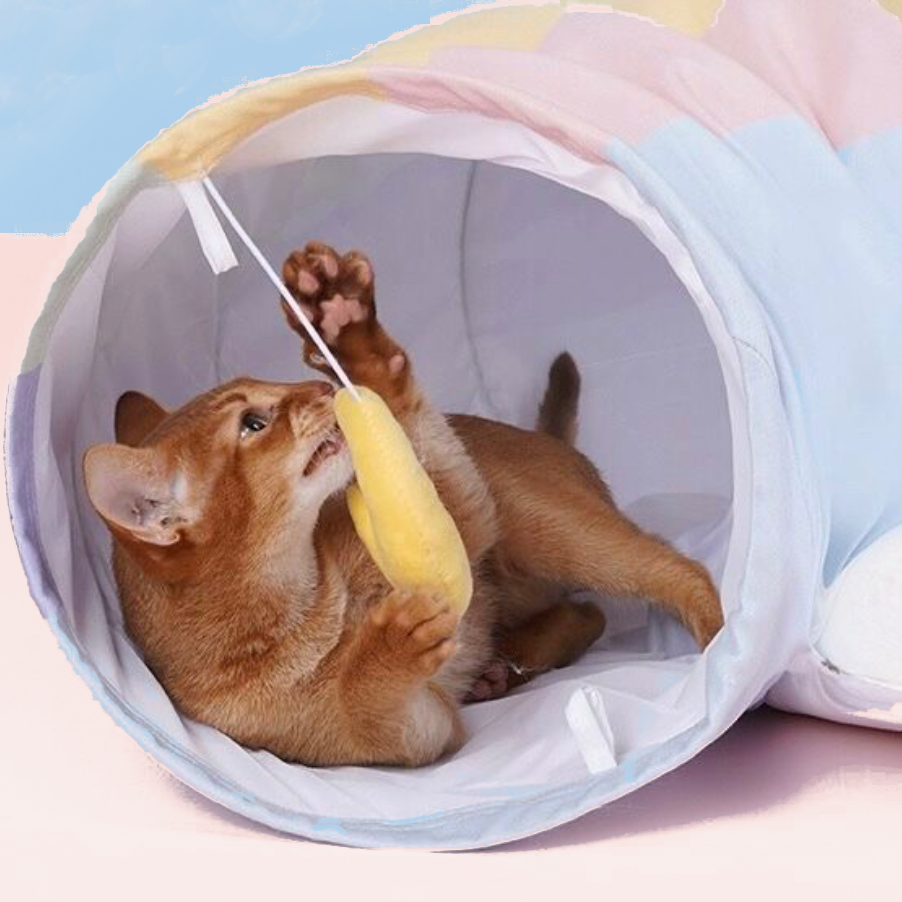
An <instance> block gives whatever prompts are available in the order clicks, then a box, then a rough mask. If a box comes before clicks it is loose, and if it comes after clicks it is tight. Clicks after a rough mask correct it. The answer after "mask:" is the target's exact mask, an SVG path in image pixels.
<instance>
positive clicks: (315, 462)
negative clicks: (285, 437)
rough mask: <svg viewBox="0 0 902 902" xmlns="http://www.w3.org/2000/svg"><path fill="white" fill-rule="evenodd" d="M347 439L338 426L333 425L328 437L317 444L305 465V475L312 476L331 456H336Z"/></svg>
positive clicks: (327, 434)
mask: <svg viewBox="0 0 902 902" xmlns="http://www.w3.org/2000/svg"><path fill="white" fill-rule="evenodd" d="M344 444H345V440H344V436H343V435H342V434H341V430H340V429H339V428H338V426H333V427H332V428H331V429H330V430H329V431H328V432H327V433H326V437H325V438H324V439H323V440H322V441H321V442H320V443H319V444H318V445H317V446H316V449H315V450H314V452H313V454H311V455H310V460H308V461H307V466H306V467H304V476H312V475H313V474H314V473H315V472H316V471H317V470H318V469H319V468H320V467H321V466H322V465H323V463H325V461H327V460H328V459H329V458H330V457H334V456H335V455H336V454H338V452H339V451H341V449H342V448H343V447H344Z"/></svg>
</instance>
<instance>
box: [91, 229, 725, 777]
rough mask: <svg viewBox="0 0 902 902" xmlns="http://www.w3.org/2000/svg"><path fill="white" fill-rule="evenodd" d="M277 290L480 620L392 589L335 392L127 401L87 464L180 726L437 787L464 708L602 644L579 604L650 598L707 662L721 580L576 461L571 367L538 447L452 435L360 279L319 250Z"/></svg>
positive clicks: (561, 377) (292, 266) (459, 432)
mask: <svg viewBox="0 0 902 902" xmlns="http://www.w3.org/2000/svg"><path fill="white" fill-rule="evenodd" d="M283 275H284V279H285V283H286V284H287V285H288V286H289V288H290V289H291V290H292V292H293V293H294V294H295V296H296V297H297V299H298V302H299V303H300V304H302V306H303V307H304V308H305V310H306V312H307V313H308V314H309V316H310V318H311V319H312V321H313V322H314V323H315V324H316V325H317V327H318V328H319V329H320V331H321V333H322V334H323V336H324V338H325V339H326V341H327V342H328V343H329V344H330V346H331V347H332V349H333V350H334V353H335V354H336V356H337V357H338V359H339V360H340V362H341V363H342V365H343V366H344V367H345V368H346V370H347V371H348V373H349V375H350V377H351V378H352V380H354V381H355V382H356V383H358V384H362V385H366V386H369V387H370V388H372V389H373V390H375V391H377V392H379V393H380V394H381V395H382V397H383V398H384V399H385V401H386V403H387V404H388V405H389V407H390V408H391V410H392V412H393V413H394V415H395V416H396V417H397V419H398V420H399V422H400V423H401V424H402V426H403V427H404V429H405V430H406V432H407V434H408V435H409V437H410V439H411V441H412V443H413V446H414V448H415V449H416V451H417V454H418V456H419V457H420V459H421V461H422V463H423V465H424V466H425V468H426V470H427V471H428V472H429V474H430V476H431V477H432V479H433V480H434V482H435V485H436V488H437V489H438V491H439V493H440V495H441V497H442V499H443V501H444V503H445V505H446V506H447V507H448V509H449V511H450V512H451V514H452V516H453V517H454V519H455V521H456V523H457V525H458V528H459V529H460V532H461V535H462V537H463V541H464V544H465V546H466V548H467V551H468V554H469V556H470V560H471V562H472V566H473V573H474V581H475V591H474V596H473V601H472V604H471V606H470V608H469V610H468V611H467V613H466V614H465V615H464V616H463V618H462V619H461V620H460V621H459V622H458V618H457V616H456V615H455V614H454V613H452V612H451V611H450V610H449V608H448V607H447V606H446V605H445V604H444V602H443V600H442V599H441V598H431V597H421V596H413V597H411V596H406V597H405V596H402V595H401V594H399V593H398V592H395V591H392V590H391V589H390V587H389V585H388V584H387V583H386V581H385V580H384V578H383V577H382V575H381V574H380V572H379V571H378V570H377V569H376V567H375V565H374V564H373V562H372V560H371V559H370V558H369V556H368V555H367V553H366V551H365V549H364V547H363V545H362V543H361V542H360V540H359V539H358V538H357V535H356V533H355V532H354V529H353V526H352V524H351V521H350V517H349V514H348V512H347V509H346V506H345V502H344V498H343V491H342V490H343V489H344V488H345V487H346V485H347V484H348V483H349V481H350V480H351V479H352V478H353V473H352V469H351V464H350V458H349V453H348V450H347V448H346V446H345V444H344V442H343V439H342V436H341V433H340V432H339V431H338V429H337V427H336V423H335V417H334V414H333V410H332V396H333V389H332V387H331V385H330V384H329V383H326V382H302V383H299V384H295V385H278V384H273V383H267V382H258V381H254V380H251V379H238V380H235V381H233V382H230V383H228V384H227V385H223V386H221V387H220V388H217V389H214V390H213V391H210V392H207V393H206V394H204V395H201V396H200V397H197V398H195V399H194V400H192V401H190V402H189V403H187V404H186V405H185V406H184V407H182V408H181V409H179V410H177V411H175V412H173V413H169V412H167V411H165V410H164V409H163V408H161V407H160V406H159V405H158V404H156V403H155V402H154V401H152V400H151V399H149V398H147V397H145V396H143V395H140V394H137V393H134V392H129V393H127V394H125V395H123V396H122V398H120V400H119V403H118V405H117V408H116V438H117V444H104V445H97V446H95V447H93V448H91V449H90V450H89V451H88V453H87V454H86V455H85V460H84V472H85V480H86V485H87V489H88V494H89V496H90V499H91V502H92V504H93V505H94V507H95V508H96V510H97V512H98V513H99V514H100V516H101V517H102V518H103V519H104V521H105V522H106V524H107V526H108V528H109V530H110V532H111V533H112V537H113V565H114V570H115V575H116V580H117V583H118V587H119V594H120V599H121V602H122V607H123V611H124V615H125V623H126V627H127V629H128V632H129V634H130V635H131V637H132V638H133V640H134V641H135V642H136V643H137V645H138V646H139V647H140V648H141V650H142V651H143V654H144V658H145V660H146V662H147V664H148V666H149V667H150V668H151V669H152V670H153V672H154V674H155V675H156V676H157V678H158V679H159V680H160V681H161V683H162V684H163V686H164V687H165V688H166V690H167V691H168V693H169V694H170V697H171V698H172V699H173V701H174V702H175V704H176V705H177V706H178V707H179V708H180V709H181V710H182V711H183V712H184V713H186V714H187V715H189V716H191V717H193V718H195V719H197V720H199V721H203V722H204V723H207V724H210V725H212V726H214V727H217V728H218V729H220V730H222V731H223V732H224V733H227V734H228V735H229V736H231V737H233V738H234V739H235V740H237V741H238V742H240V743H242V744H244V745H245V746H248V747H251V748H262V749H268V750H269V751H271V752H273V753H274V754H276V755H278V756H280V757H282V758H284V759H286V760H289V761H298V762H303V763H305V764H310V765H337V764H396V765H409V766H414V765H423V764H427V763H429V762H432V761H435V760H436V759H437V758H439V757H440V756H442V755H443V754H446V753H448V752H450V751H453V750H455V749H457V748H458V747H459V746H460V745H461V743H462V742H463V741H464V734H463V730H462V728H461V722H460V719H459V716H458V704H459V703H460V702H461V701H462V700H464V699H465V698H466V697H468V696H469V697H470V698H471V699H484V698H490V697H495V696H498V695H500V694H503V693H504V692H505V691H507V690H508V689H509V688H511V687H512V686H514V685H518V684H520V683H522V682H524V681H525V680H527V679H529V678H530V677H532V676H534V675H536V674H538V673H542V672H544V671H547V670H550V669H552V668H555V667H562V666H565V665H566V664H568V663H570V662H572V661H573V660H574V659H576V658H577V657H578V656H579V655H581V654H582V653H583V652H584V651H585V650H586V649H587V648H588V647H589V646H590V645H591V644H592V643H593V642H594V641H595V640H596V639H597V638H598V637H599V636H600V635H601V633H602V631H603V629H604V623H605V620H604V616H603V614H602V613H601V611H600V610H599V609H598V608H597V607H595V606H594V605H591V604H585V603H582V604H579V603H576V602H573V601H569V600H567V592H568V591H569V590H572V589H577V588H586V589H592V590H596V591H598V592H601V593H611V594H615V595H636V596H642V597H646V598H649V599H652V600H654V601H656V602H657V603H659V604H660V605H662V606H664V607H665V608H667V609H668V610H670V611H671V612H673V613H674V614H675V615H676V616H677V617H679V618H681V619H682V621H683V622H684V623H685V624H686V626H687V627H688V628H689V629H690V630H691V631H692V633H693V635H694V637H695V638H696V640H697V641H698V643H699V645H701V646H705V645H706V644H707V643H708V642H709V641H710V639H711V638H712V637H713V636H714V634H715V633H716V632H717V631H718V629H719V628H720V627H721V625H722V622H723V621H722V614H721V608H720V602H719V599H718V595H717V591H716V589H715V588H714V585H713V584H712V582H711V580H710V578H709V576H708V574H707V572H706V571H705V569H704V568H703V567H702V566H700V565H699V564H697V563H695V562H693V561H691V560H689V559H687V558H685V557H683V556H682V555H680V554H678V553H677V552H676V551H674V550H673V549H672V548H671V547H670V546H668V545H667V544H666V543H664V542H663V541H661V540H659V539H657V538H654V537H652V536H649V535H646V534H645V533H643V532H642V531H640V530H639V528H638V527H636V526H635V525H634V524H632V523H631V522H630V521H629V520H627V519H626V518H625V517H624V516H623V515H622V514H621V513H619V512H618V510H617V508H616V507H615V505H614V502H613V500H612V498H611V495H610V493H609V492H608V489H607V487H606V486H605V484H604V482H603V481H602V479H601V477H600V476H599V474H598V473H597V472H596V470H595V468H594V467H593V465H592V464H591V463H590V462H589V461H588V459H587V458H585V457H584V456H583V455H581V454H580V453H579V452H578V451H576V450H575V449H574V448H573V447H572V441H573V438H574V436H575V429H576V404H577V397H578V392H579V375H578V372H577V370H576V367H575V365H574V363H573V361H572V359H570V358H569V356H567V355H562V356H561V357H559V358H558V360H557V361H556V362H555V364H554V365H553V367H552V369H551V373H550V378H549V386H548V391H547V394H546V398H545V401H544V403H543V405H542V408H541V410H540V414H539V429H540V431H537V432H527V431H524V430H521V429H516V428H513V427H511V426H506V425H503V424H501V423H495V422H490V421H488V420H484V419H480V418H478V417H472V416H453V417H448V418H445V417H444V416H442V415H441V414H440V413H437V412H436V411H434V410H433V409H432V408H431V407H430V406H429V403H428V402H427V400H426V398H424V397H423V395H422V393H421V392H420V390H419V388H418V386H417V383H416V381H415V379H414V376H413V371H412V368H411V364H410V361H409V359H408V357H407V355H406V354H405V353H404V351H403V350H402V349H401V348H400V347H399V346H398V345H397V344H396V343H395V342H394V341H393V340H392V339H391V338H390V337H389V335H388V334H387V333H386V332H385V330H384V329H383V328H382V326H381V324H380V322H379V321H378V320H377V318H376V308H375V303H374V274H373V268H372V266H371V264H370V263H369V261H368V260H367V258H366V257H364V256H363V255H361V254H359V253H356V252H352V253H349V254H346V255H344V256H339V255H338V254H337V253H336V252H335V251H333V250H332V249H331V248H329V247H327V246H325V245H321V244H315V243H312V244H309V245H308V246H307V247H306V248H305V249H304V250H303V251H297V252H295V253H293V254H292V255H291V256H290V257H289V259H288V260H287V261H286V262H285V266H284V269H283ZM289 323H290V325H291V326H292V327H293V328H295V330H296V331H300V328H299V327H298V325H297V323H296V322H294V321H293V319H292V318H291V317H290V316H289ZM302 337H303V338H304V348H305V357H306V359H307V362H308V363H309V364H310V365H311V366H313V367H315V368H318V369H321V370H323V371H326V370H325V368H324V365H323V361H322V359H321V358H320V357H319V356H318V355H317V353H316V351H315V348H314V346H313V345H312V344H311V343H310V342H309V340H307V339H306V337H304V336H303V334H302Z"/></svg>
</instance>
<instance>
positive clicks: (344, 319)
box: [320, 294, 367, 342]
mask: <svg viewBox="0 0 902 902" xmlns="http://www.w3.org/2000/svg"><path fill="white" fill-rule="evenodd" d="M321 309H322V314H323V318H322V321H321V323H320V328H321V329H322V332H323V335H324V336H325V338H326V341H329V342H332V341H335V339H337V338H338V335H339V333H340V332H341V330H342V329H343V328H344V327H345V326H347V325H348V324H350V323H362V322H363V321H364V320H365V319H366V317H367V311H366V308H365V307H364V306H363V305H362V304H361V303H360V301H358V300H357V298H346V297H343V296H342V295H340V294H336V295H335V296H334V297H332V298H330V299H329V300H328V301H324V302H323V304H322V307H321Z"/></svg>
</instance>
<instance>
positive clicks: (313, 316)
mask: <svg viewBox="0 0 902 902" xmlns="http://www.w3.org/2000/svg"><path fill="white" fill-rule="evenodd" d="M282 278H283V280H284V282H285V285H286V287H287V288H288V289H289V291H291V293H292V295H293V296H294V298H295V300H296V301H297V302H298V304H299V306H300V307H301V310H302V311H303V312H304V314H305V315H306V316H307V317H308V318H309V319H310V321H311V322H312V323H313V325H314V326H316V328H317V329H318V330H319V331H320V333H321V334H322V336H323V338H324V339H325V341H326V343H327V344H329V345H331V346H335V345H337V344H338V342H339V339H340V338H341V337H342V336H343V335H345V334H346V333H347V332H349V331H354V329H353V327H355V326H356V327H364V328H365V326H366V324H367V323H369V322H371V321H372V320H373V319H374V317H375V303H374V291H373V281H374V279H373V266H372V264H371V263H370V261H369V259H368V258H367V257H366V256H365V255H363V254H361V253H360V252H359V251H350V252H348V253H347V254H344V255H340V254H339V253H338V252H337V251H336V250H335V249H334V248H332V247H330V246H329V245H327V244H322V243H321V242H318V241H311V242H310V243H309V244H307V246H306V247H304V248H303V250H297V251H294V252H293V253H291V254H290V255H289V257H288V259H287V260H286V261H285V263H284V264H283V266H282ZM282 308H283V310H284V311H285V316H286V318H287V319H288V324H289V325H290V326H291V328H292V329H294V330H295V331H296V332H298V333H299V334H300V335H301V336H302V337H304V338H305V339H306V338H307V335H306V332H305V331H304V329H303V327H302V326H301V325H300V324H299V323H298V322H297V319H296V318H295V315H294V313H293V312H292V311H291V309H290V308H289V306H288V304H286V303H285V301H284V300H283V301H282ZM349 327H351V328H349ZM314 355H315V351H313V350H312V349H310V352H309V354H308V356H312V357H313V360H312V362H313V363H316V362H317V360H316V358H315V356H314Z"/></svg>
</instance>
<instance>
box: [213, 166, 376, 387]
mask: <svg viewBox="0 0 902 902" xmlns="http://www.w3.org/2000/svg"><path fill="white" fill-rule="evenodd" d="M202 182H203V185H204V187H205V188H206V189H207V191H208V192H209V194H210V197H212V198H213V201H214V203H215V204H216V206H217V207H219V209H220V211H221V212H222V215H223V216H225V218H226V219H227V220H228V222H229V225H230V226H231V227H232V228H233V229H234V231H235V234H236V235H237V236H238V237H239V238H240V239H241V241H242V242H243V243H244V246H245V247H246V248H247V249H248V250H249V251H250V252H251V255H252V256H253V258H254V259H255V260H256V261H257V262H258V263H259V264H260V268H261V269H262V270H263V272H265V273H266V275H267V276H268V277H269V280H270V282H272V283H273V285H275V287H276V288H277V289H278V291H279V294H280V295H281V296H282V297H283V298H284V299H285V303H286V304H288V307H289V309H290V310H291V312H292V313H293V314H294V315H295V317H296V318H297V321H298V322H299V323H300V324H301V325H302V326H303V327H304V329H305V330H306V332H307V334H308V335H309V336H310V340H311V341H312V342H313V343H314V344H315V345H316V347H317V348H318V349H319V351H320V353H321V354H322V355H323V357H324V358H325V359H326V362H327V363H328V364H329V366H330V367H332V370H333V372H334V373H335V375H336V376H338V379H339V381H340V382H341V384H342V385H343V386H344V387H345V388H346V389H347V390H348V391H349V392H350V393H351V396H352V397H353V398H354V400H355V401H359V400H360V393H359V392H358V391H357V389H356V388H355V387H354V385H353V383H352V382H351V380H350V378H348V374H347V373H346V372H345V371H344V370H343V369H342V366H341V364H340V363H339V362H338V361H337V360H336V359H335V355H334V354H333V353H332V352H331V351H330V350H329V346H328V345H327V344H326V343H325V342H324V341H323V339H322V336H321V335H320V334H319V332H317V331H316V329H315V328H314V326H313V323H311V322H310V320H309V319H307V317H306V316H305V315H304V311H303V310H301V308H300V305H299V304H298V302H297V301H296V300H295V299H294V298H293V297H292V295H291V292H290V291H289V290H288V289H287V288H286V287H285V283H284V282H283V281H282V280H281V279H280V278H279V277H278V275H276V271H275V270H274V269H273V268H272V266H270V265H269V261H268V260H267V259H266V257H264V256H263V253H262V251H261V250H260V248H258V247H257V245H256V244H254V242H253V239H252V238H251V236H250V235H248V233H247V232H245V230H244V228H243V227H242V225H241V223H240V222H238V220H237V219H236V218H235V214H234V213H233V212H232V211H231V209H230V208H229V205H228V204H227V203H226V202H225V201H224V200H223V199H222V195H221V194H220V193H219V191H218V190H217V189H216V186H215V185H214V184H213V182H212V181H211V180H210V178H209V176H205V177H204V178H203V179H202Z"/></svg>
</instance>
